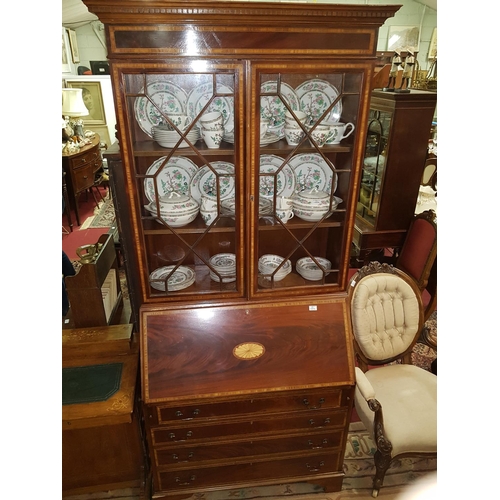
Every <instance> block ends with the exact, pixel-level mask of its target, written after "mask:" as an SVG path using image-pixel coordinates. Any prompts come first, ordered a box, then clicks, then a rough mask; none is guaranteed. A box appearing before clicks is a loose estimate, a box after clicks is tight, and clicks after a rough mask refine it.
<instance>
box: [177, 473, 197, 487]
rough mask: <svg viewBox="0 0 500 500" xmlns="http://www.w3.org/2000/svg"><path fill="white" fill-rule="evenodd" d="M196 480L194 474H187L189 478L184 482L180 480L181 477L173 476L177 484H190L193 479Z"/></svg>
mask: <svg viewBox="0 0 500 500" xmlns="http://www.w3.org/2000/svg"><path fill="white" fill-rule="evenodd" d="M195 480H196V476H195V475H194V474H192V475H191V476H189V479H188V480H187V481H184V482H181V478H180V477H178V476H177V477H176V478H175V482H176V483H177V484H178V485H179V486H189V485H190V484H192V483H193V482H194V481H195Z"/></svg>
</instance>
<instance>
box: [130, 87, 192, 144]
mask: <svg viewBox="0 0 500 500" xmlns="http://www.w3.org/2000/svg"><path fill="white" fill-rule="evenodd" d="M140 93H141V94H142V93H144V94H146V95H148V96H149V99H148V98H147V97H137V98H136V100H135V103H134V111H135V119H136V120H137V123H138V124H139V126H140V127H141V129H142V130H143V131H144V132H145V133H146V134H148V135H149V137H153V133H152V131H151V127H153V126H154V125H159V124H160V123H162V122H163V120H162V116H161V114H160V112H159V111H158V109H157V107H158V108H159V109H161V111H162V112H163V114H165V115H166V114H171V113H185V111H186V103H187V98H188V96H187V94H186V92H185V91H184V90H183V89H182V88H181V87H179V86H178V85H176V84H175V83H172V82H169V81H161V80H159V81H156V82H151V83H149V84H148V85H147V87H146V91H144V89H141V92H140ZM150 99H151V100H152V101H153V102H154V103H155V104H156V106H155V104H153V103H152V102H151V100H150Z"/></svg>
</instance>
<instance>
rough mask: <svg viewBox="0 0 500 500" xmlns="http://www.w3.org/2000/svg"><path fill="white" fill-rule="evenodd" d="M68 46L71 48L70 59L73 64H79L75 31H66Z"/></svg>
mask: <svg viewBox="0 0 500 500" xmlns="http://www.w3.org/2000/svg"><path fill="white" fill-rule="evenodd" d="M68 38H69V45H70V47H71V57H72V59H73V62H74V63H79V62H80V53H79V52H78V42H77V41H76V31H75V30H68Z"/></svg>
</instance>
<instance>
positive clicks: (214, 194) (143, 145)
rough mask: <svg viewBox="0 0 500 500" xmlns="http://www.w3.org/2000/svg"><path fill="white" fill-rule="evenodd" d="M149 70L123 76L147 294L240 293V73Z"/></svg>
mask: <svg viewBox="0 0 500 500" xmlns="http://www.w3.org/2000/svg"><path fill="white" fill-rule="evenodd" d="M157 71H158V70H155V72H154V73H153V72H152V70H150V72H148V71H143V72H139V73H137V72H131V71H129V72H124V74H123V81H124V97H125V106H126V109H127V117H128V120H129V124H128V127H126V128H127V130H129V134H130V135H129V137H127V138H123V139H122V140H125V142H126V144H127V147H130V148H131V150H132V155H131V156H132V157H133V164H132V165H129V166H128V168H129V169H130V170H131V173H132V179H131V182H132V183H134V188H135V189H134V190H135V192H136V193H137V195H136V199H135V200H134V202H135V208H136V211H135V214H136V223H137V224H138V226H139V235H140V237H141V238H142V241H141V242H138V245H137V252H138V255H139V259H138V260H139V262H140V267H141V270H142V273H143V276H142V282H143V284H144V289H145V290H146V296H147V297H148V298H151V299H156V298H158V299H161V300H165V298H167V300H168V299H169V298H171V299H172V300H179V298H182V297H186V298H189V297H190V296H198V295H200V294H202V295H206V294H223V295H224V296H225V295H227V294H239V295H241V294H242V293H243V292H242V288H243V281H242V274H243V273H240V272H239V271H238V269H239V268H241V262H242V259H243V254H242V251H243V250H242V248H241V247H242V246H241V245H239V240H240V236H239V235H240V234H241V230H242V229H241V228H242V221H241V217H242V213H241V208H240V202H239V196H240V194H241V186H240V183H241V175H240V170H241V168H242V166H241V155H240V154H237V153H236V151H237V149H236V148H237V147H238V144H239V141H240V137H239V134H240V132H239V129H238V127H236V123H238V116H239V114H240V111H239V110H238V106H239V105H240V103H241V99H240V97H239V96H238V94H237V93H236V92H235V89H237V88H240V85H239V82H238V78H240V77H241V71H240V68H237V69H231V70H228V69H226V68H224V67H221V68H216V67H214V68H213V71H207V72H203V73H201V72H200V73H189V72H187V71H186V68H181V69H180V70H176V69H164V70H162V72H160V73H158V72H157ZM122 147H123V146H122Z"/></svg>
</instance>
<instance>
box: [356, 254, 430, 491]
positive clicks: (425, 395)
mask: <svg viewBox="0 0 500 500" xmlns="http://www.w3.org/2000/svg"><path fill="white" fill-rule="evenodd" d="M349 304H350V316H351V325H352V332H353V335H354V352H355V355H356V361H357V365H358V366H356V368H355V371H356V389H355V399H354V404H355V408H356V412H357V414H358V416H359V418H360V419H361V421H362V422H363V424H364V425H365V427H366V428H367V429H368V430H369V432H371V434H372V437H373V441H374V443H375V444H376V446H377V451H376V452H375V455H374V460H375V469H376V472H375V477H374V479H373V492H372V496H373V497H376V496H377V495H378V492H379V490H380V488H381V487H382V485H383V482H384V477H385V473H386V471H387V470H388V468H389V466H390V464H391V462H392V461H393V460H394V459H395V458H401V457H403V456H411V455H423V456H428V457H435V456H437V377H436V375H434V374H433V373H431V372H429V371H427V370H424V369H422V368H419V367H417V366H413V365H411V364H410V363H411V351H412V349H413V346H414V345H415V343H416V341H417V339H418V336H419V334H420V330H421V329H422V325H423V318H424V316H423V307H422V298H421V296H420V292H419V289H418V287H417V285H416V283H415V281H414V280H413V279H412V278H410V277H409V276H408V275H407V274H406V273H404V272H403V271H401V270H400V269H397V268H395V267H393V266H391V265H389V264H380V263H379V262H371V263H370V264H368V265H367V266H364V267H362V268H361V269H360V270H359V271H358V272H357V273H356V274H355V275H354V276H353V278H352V280H351V282H350V287H349ZM398 361H399V362H398Z"/></svg>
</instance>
